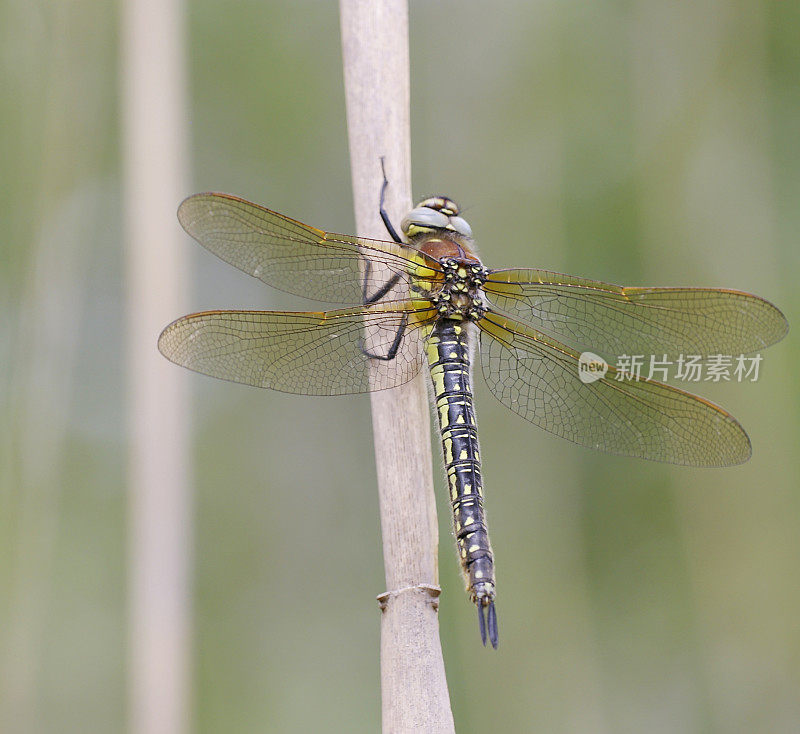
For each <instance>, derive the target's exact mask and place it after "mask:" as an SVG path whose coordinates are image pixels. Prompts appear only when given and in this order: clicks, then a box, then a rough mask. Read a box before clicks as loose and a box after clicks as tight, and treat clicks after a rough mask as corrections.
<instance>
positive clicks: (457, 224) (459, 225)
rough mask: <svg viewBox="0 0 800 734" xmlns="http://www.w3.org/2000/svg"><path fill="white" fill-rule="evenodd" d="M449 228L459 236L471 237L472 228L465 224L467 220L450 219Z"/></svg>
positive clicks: (460, 218)
mask: <svg viewBox="0 0 800 734" xmlns="http://www.w3.org/2000/svg"><path fill="white" fill-rule="evenodd" d="M450 226H451V227H452V228H453V229H454V230H455V231H456V232H458V233H459V234H463V235H464V236H465V237H472V227H470V226H469V224H467V220H466V219H463V218H462V217H450Z"/></svg>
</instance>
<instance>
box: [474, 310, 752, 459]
mask: <svg viewBox="0 0 800 734" xmlns="http://www.w3.org/2000/svg"><path fill="white" fill-rule="evenodd" d="M478 324H479V326H480V327H481V337H480V351H481V364H482V366H483V374H484V377H485V378H486V382H487V383H488V384H489V388H490V389H491V391H492V392H493V393H494V395H495V396H496V397H497V398H498V399H499V400H500V402H501V403H503V405H505V406H506V407H508V408H510V409H511V410H513V411H514V412H515V413H518V414H519V415H521V416H522V417H523V418H525V419H526V420H528V421H530V422H531V423H533V424H535V425H537V426H539V427H540V428H544V429H545V430H546V431H549V432H550V433H554V434H555V435H557V436H561V437H562V438H566V439H568V440H570V441H574V442H575V443H579V444H581V445H583V446H589V447H590V448H594V449H599V450H601V451H607V452H609V453H612V454H622V455H624V456H635V457H638V458H641V459H652V460H654V461H665V462H670V463H674V464H684V465H688V466H728V465H732V464H740V463H742V462H744V461H747V459H748V458H750V452H751V449H750V440H749V439H748V437H747V434H746V433H745V432H744V429H743V428H742V427H741V426H740V425H739V423H738V422H737V421H736V419H735V418H733V416H731V415H730V414H728V413H727V412H726V411H724V410H723V409H722V408H720V407H718V406H716V405H714V404H713V403H711V402H709V401H707V400H704V399H702V398H699V397H697V396H696V395H692V394H691V393H687V392H685V391H683V390H679V389H677V388H674V387H671V386H669V385H665V384H663V383H660V382H656V381H653V380H646V379H644V378H642V379H631V380H628V379H625V380H622V381H619V380H617V377H618V373H617V370H616V369H614V367H609V368H608V373H607V374H606V376H605V377H604V378H602V379H600V380H597V381H596V382H591V383H588V384H585V383H583V382H582V381H581V380H580V379H579V377H578V374H579V373H578V356H579V355H578V352H576V351H575V350H573V349H570V348H569V347H567V346H565V345H563V344H560V343H559V342H557V341H555V340H553V339H550V338H549V337H547V336H545V335H544V334H541V333H539V332H536V331H535V330H533V329H530V328H528V327H526V326H525V325H524V324H522V323H519V322H515V321H513V320H511V319H508V318H504V317H501V316H499V315H497V314H494V313H491V312H490V313H488V314H487V315H486V316H485V317H484V318H483V319H482V320H480V321H479V322H478Z"/></svg>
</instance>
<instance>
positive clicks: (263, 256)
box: [178, 193, 438, 305]
mask: <svg viewBox="0 0 800 734" xmlns="http://www.w3.org/2000/svg"><path fill="white" fill-rule="evenodd" d="M178 219H179V221H180V223H181V225H182V226H183V228H184V229H185V230H186V231H187V232H188V233H189V234H190V235H191V236H192V237H194V239H196V240H197V241H198V242H199V243H200V244H201V245H203V247H205V248H206V249H207V250H210V251H211V252H213V253H214V254H215V255H217V256H218V257H220V258H221V259H222V260H224V261H225V262H227V263H230V264H231V265H233V266H235V267H237V268H239V269H240V270H242V271H244V272H245V273H247V274H248V275H252V276H253V277H255V278H258V279H259V280H261V281H263V282H264V283H267V284H268V285H271V286H273V287H274V288H278V289H280V290H283V291H287V292H289V293H294V294H296V295H300V296H305V297H306V298H313V299H314V300H318V301H328V302H331V303H347V304H351V305H352V304H360V303H362V302H363V300H364V298H363V288H364V286H365V268H366V264H367V262H369V263H370V266H369V269H368V270H367V272H366V295H367V297H369V296H370V295H372V294H375V293H377V292H379V291H381V289H382V288H383V287H384V285H385V284H386V283H387V281H389V280H390V279H392V278H393V277H395V276H396V279H397V283H396V285H395V287H394V288H393V289H392V290H391V291H389V292H387V293H386V294H385V298H386V299H387V300H400V299H401V298H405V297H406V296H407V294H408V285H409V276H408V270H409V268H410V267H413V266H414V264H415V263H420V262H421V260H422V259H425V262H426V264H430V263H428V260H427V258H424V256H423V255H421V254H420V253H418V252H417V251H416V250H415V249H414V248H412V247H408V246H406V245H401V244H398V243H395V242H383V241H382V240H369V239H366V238H360V237H351V236H348V235H339V234H330V233H328V232H323V231H322V230H321V229H317V228H316V227H310V226H309V225H307V224H303V223H301V222H298V221H295V220H294V219H290V218H289V217H286V216H284V215H283V214H278V213H277V212H273V211H271V210H269V209H265V208H264V207H262V206H259V205H258V204H253V203H251V202H249V201H245V200H244V199H240V198H238V197H236V196H230V195H228V194H215V193H208V194H195V195H194V196H190V197H189V198H188V199H186V200H185V201H184V202H183V203H182V204H181V205H180V207H179V208H178ZM434 266H435V267H438V266H436V265H435V264H434Z"/></svg>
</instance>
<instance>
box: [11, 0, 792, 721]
mask: <svg viewBox="0 0 800 734" xmlns="http://www.w3.org/2000/svg"><path fill="white" fill-rule="evenodd" d="M187 12H188V27H189V47H190V54H191V58H190V62H189V70H190V76H191V110H190V114H189V117H190V123H191V146H192V147H191V150H192V156H193V159H192V165H193V168H194V176H193V183H192V186H191V188H190V190H187V192H186V193H187V194H188V193H191V192H192V191H195V190H196V191H201V190H208V189H214V190H220V191H229V192H231V193H236V194H239V195H242V196H244V197H246V198H249V199H252V200H255V201H258V202H262V203H264V204H266V205H268V206H270V207H271V208H274V209H276V210H278V211H281V212H285V213H286V214H289V215H290V216H293V217H297V218H299V219H302V220H304V221H308V222H309V223H311V224H315V225H318V226H320V227H324V228H327V229H330V230H333V231H343V232H347V231H351V230H353V227H354V225H353V216H352V200H351V198H350V174H349V166H348V151H347V141H346V130H345V113H344V98H343V83H342V72H341V53H340V48H339V26H338V10H337V7H336V5H335V4H334V3H321V2H307V1H305V2H282V3H279V2H254V1H253V0H249V1H234V2H229V3H218V2H210V1H209V0H199V1H195V2H189V3H188V4H187ZM410 24H411V62H412V68H411V72H412V171H413V188H414V195H415V196H418V195H422V194H430V193H439V192H445V193H447V194H449V195H451V196H453V197H454V198H456V199H457V200H458V201H459V202H460V203H461V204H462V206H463V207H465V208H466V210H467V216H468V218H469V221H470V223H471V224H472V227H473V230H474V232H475V233H476V236H477V237H478V241H479V244H480V245H481V254H482V255H483V256H484V259H485V261H486V262H487V263H488V264H489V265H491V266H495V267H503V266H529V267H543V268H549V269H553V270H562V271H567V272H573V273H576V274H580V275H585V276H589V277H593V278H598V279H603V280H607V281H611V282H622V283H631V284H643V285H651V284H660V285H704V286H726V287H732V288H740V289H744V290H748V291H751V292H755V293H758V294H760V295H762V296H765V297H767V298H769V299H770V300H772V301H774V302H775V303H777V304H778V305H779V306H780V307H781V308H782V309H783V310H784V312H785V313H786V315H787V317H788V319H789V321H790V323H792V324H794V325H795V326H796V325H797V324H798V323H800V298H799V297H798V289H797V282H798V279H800V249H799V248H798V232H799V231H800V228H799V227H798V225H799V224H800V207H798V201H799V200H800V147H798V134H797V133H798V127H799V126H800V44H798V43H797V39H798V37H800V5H798V4H797V3H792V2H785V1H782V0H772V1H767V0H763V1H762V0H751V1H750V2H745V1H741V2H736V1H734V0H701V1H700V2H693V3H689V2H678V3H664V2H660V1H659V0H637V1H635V2H601V3H590V2H558V3H557V2H537V3H526V2H516V3H506V4H502V5H500V6H498V7H490V5H489V4H484V3H475V2H472V3H456V2H441V3H412V5H411V11H410ZM118 25H119V8H118V7H117V6H115V5H114V4H110V3H104V2H99V0H74V1H73V2H52V3H38V4H37V3H23V2H20V1H19V0H17V1H16V2H15V1H14V0H5V2H3V3H2V5H0V28H1V29H2V30H1V31H0V33H1V34H2V36H1V38H2V44H0V55H1V56H0V59H2V60H1V61H0V69H1V72H0V73H2V89H3V93H2V95H0V129H1V130H2V132H0V146H1V147H0V150H1V151H2V153H1V155H2V167H1V168H0V242H1V243H2V253H3V257H2V259H0V283H1V285H0V307H2V313H3V318H2V319H0V380H2V382H0V405H1V406H2V412H1V413H0V417H1V418H2V422H1V423H0V706H2V707H3V708H4V709H5V714H6V718H7V720H9V721H10V722H11V723H10V724H9V726H10V727H11V728H10V729H9V731H14V730H15V729H16V730H19V731H37V732H39V731H41V732H87V731H92V732H116V731H122V730H123V729H124V727H125V717H126V667H125V666H126V654H127V653H126V607H125V594H126V583H127V581H126V568H125V547H126V546H125V544H126V537H125V533H126V517H125V515H126V478H125V467H126V418H125V409H126V407H125V399H124V387H125V357H124V353H123V333H122V329H123V324H124V313H123V310H124V286H123V250H122V242H123V234H122V231H121V224H120V223H121V216H122V214H121V200H120V191H121V184H120V176H121V173H120V153H119V142H120V121H119V91H118V74H119V48H118V44H119V28H118ZM376 197H377V192H376ZM177 203H178V202H177V201H176V202H175V204H176V206H177ZM174 226H175V227H178V224H177V221H176V222H175V224H174ZM192 252H193V270H192V282H193V284H194V290H193V296H192V303H191V304H189V306H190V308H194V309H205V308H215V307H253V308H272V307H278V308H287V307H295V306H297V305H299V302H295V301H293V300H292V299H290V298H289V297H287V296H285V295H282V294H279V293H277V292H273V291H271V290H269V289H268V288H266V287H263V286H262V285H261V284H259V283H258V282H256V281H255V280H253V279H249V278H247V277H245V276H244V275H242V274H241V273H239V272H238V271H235V270H234V269H232V268H230V267H229V266H226V265H225V264H223V263H222V262H220V261H218V260H216V259H215V258H214V257H213V256H211V255H209V254H208V253H206V252H205V251H203V250H202V248H200V247H199V246H195V247H194V248H193V250H192ZM187 310H189V309H187ZM179 315H180V314H177V313H176V314H175V316H179ZM153 349H155V342H154V343H153ZM799 362H800V354H799V353H798V345H797V341H796V339H795V338H794V335H793V334H792V333H790V335H789V337H788V338H787V339H786V340H785V341H784V342H783V343H781V344H780V345H778V346H777V347H774V348H772V349H770V350H769V351H768V352H766V354H765V358H764V362H763V363H762V371H761V378H760V380H759V382H757V383H755V384H751V383H746V384H737V383H732V384H727V385H721V386H713V387H714V389H711V387H708V386H705V385H703V386H702V388H706V387H708V389H703V390H702V392H703V394H704V395H706V396H708V397H710V398H712V399H714V400H716V401H718V402H721V403H722V404H723V405H725V406H726V407H727V408H728V409H730V410H731V411H732V412H733V413H734V414H735V415H736V416H737V417H738V418H739V419H740V420H741V421H742V423H743V424H744V426H745V427H746V429H747V430H748V432H749V433H750V436H751V438H752V441H753V447H754V455H753V458H752V460H751V461H750V462H749V463H748V464H746V465H744V466H741V467H736V468H732V469H726V470H691V469H685V468H677V467H670V466H661V465H655V464H649V463H644V462H640V461H634V460H628V459H622V458H616V457H609V456H605V455H599V454H595V453H592V452H591V451H588V450H585V449H581V448H579V447H576V446H573V445H571V444H569V443H566V442H564V441H560V440H559V439H556V438H554V437H551V436H549V435H547V434H545V433H544V432H542V431H538V430H536V429H535V428H533V427H531V426H529V425H528V424H526V423H525V422H524V421H522V420H521V419H519V418H517V417H516V416H515V415H513V414H512V413H511V412H510V411H508V410H506V409H505V408H503V407H502V406H501V405H500V404H499V403H497V401H495V400H494V399H493V398H492V397H491V396H490V394H489V393H488V391H487V390H486V389H485V387H484V385H483V384H482V382H481V378H480V376H478V377H477V379H476V381H477V383H478V384H477V388H476V391H477V406H478V412H479V416H480V423H481V431H482V447H483V458H484V471H485V475H486V486H487V503H488V512H489V519H490V527H491V531H492V538H493V543H494V550H495V555H496V558H497V562H498V583H499V594H500V598H499V616H500V624H501V628H500V629H501V646H500V649H499V651H498V652H496V653H494V652H492V651H487V650H484V649H483V648H481V647H480V641H479V638H478V634H477V629H476V622H475V613H474V607H473V606H472V605H471V604H470V603H469V602H468V600H467V598H466V596H465V595H464V592H463V588H462V582H461V579H460V575H459V572H458V565H457V562H456V557H455V553H454V550H453V547H452V546H453V543H452V538H451V536H450V517H449V509H448V504H447V501H446V492H445V491H444V487H443V483H442V481H441V476H439V474H440V472H439V471H438V468H437V473H436V479H437V483H438V485H437V489H438V502H439V515H440V529H441V530H440V532H441V536H440V537H441V549H440V566H441V584H442V587H443V594H442V602H441V612H440V619H441V633H442V640H443V645H444V658H445V664H446V668H447V673H448V679H449V685H450V692H451V698H452V704H453V710H454V716H455V721H456V726H457V729H458V730H459V731H460V732H465V733H466V732H480V731H498V732H534V731H542V732H614V733H618V732H643V731H648V732H670V733H671V732H721V733H724V734H733V733H737V732H741V733H742V734H745V733H747V734H750V733H752V732H756V731H757V732H794V731H797V730H798V728H800V723H798V722H800V696H799V695H798V691H800V625H799V624H798V620H799V619H800V589H799V587H798V578H800V532H799V531H800V523H799V522H798V520H800V495H799V494H798V491H797V490H798V485H800V460H799V459H798V445H800V421H799V420H798V416H800V410H799V408H800V387H798V385H800V382H798V379H797V372H796V371H795V369H793V368H791V364H798V363H799ZM176 369H177V368H176ZM185 379H186V380H187V381H188V382H190V383H191V385H192V389H193V396H194V400H195V413H194V421H193V430H194V444H193V452H194V453H193V456H194V472H195V476H196V498H195V504H196V517H195V523H196V528H195V572H196V574H195V580H194V599H193V602H194V613H195V617H194V633H193V644H194V651H193V655H194V661H193V684H194V692H193V719H194V730H196V731H198V732H220V731H225V732H253V731H260V732H266V731H276V732H309V731H342V732H344V731H347V732H359V731H364V732H374V731H376V730H378V728H379V725H380V701H379V677H378V673H379V667H378V642H379V638H378V632H379V612H378V608H377V604H376V603H375V600H374V597H375V595H376V594H378V593H380V592H381V591H383V590H384V584H383V563H382V559H381V546H380V532H379V521H378V510H377V495H376V488H375V468H374V462H373V458H372V455H371V446H372V438H371V426H370V416H369V401H368V400H367V399H366V398H363V397H353V398H338V399H337V398H331V399H316V398H315V399H312V398H302V397H293V396H287V395H281V394H277V393H271V392H267V391H258V390H254V389H251V388H245V387H242V386H237V385H232V384H227V383H222V382H216V381H214V380H212V379H209V378H204V377H200V376H197V375H194V374H190V373H188V372H186V373H185ZM434 451H435V456H436V459H437V462H438V448H437V447H434ZM9 717H12V718H9ZM16 717H19V718H16ZM15 722H16V723H15ZM23 722H24V723H23Z"/></svg>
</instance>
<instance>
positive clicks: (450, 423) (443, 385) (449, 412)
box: [427, 318, 497, 647]
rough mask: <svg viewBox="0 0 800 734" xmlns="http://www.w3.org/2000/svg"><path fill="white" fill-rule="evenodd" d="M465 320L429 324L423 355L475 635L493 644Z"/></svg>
mask: <svg viewBox="0 0 800 734" xmlns="http://www.w3.org/2000/svg"><path fill="white" fill-rule="evenodd" d="M468 329H469V325H468V322H464V321H458V320H455V319H449V318H441V319H439V320H438V321H437V322H436V323H435V325H434V326H433V328H432V330H431V334H430V336H429V337H428V341H427V356H428V362H429V365H430V371H431V379H432V381H433V389H434V399H435V401H436V413H437V415H438V418H439V428H440V432H441V437H442V451H443V454H444V464H445V471H446V473H447V484H448V488H449V491H450V501H451V503H452V506H453V527H454V531H455V536H456V545H457V548H458V556H459V561H460V562H461V569H462V571H463V573H464V578H465V581H466V584H467V590H468V592H469V594H470V596H471V598H472V600H473V601H474V602H475V604H477V605H478V615H479V619H480V623H481V636H482V638H483V641H484V644H485V642H486V620H485V619H484V612H485V611H486V610H487V609H488V627H489V639H490V641H491V643H492V645H493V646H494V647H497V619H496V615H495V610H494V598H495V578H494V561H493V556H492V546H491V543H490V541H489V532H488V529H487V526H486V514H485V512H484V509H483V486H482V479H481V459H480V447H479V445H478V426H477V421H476V420H475V408H474V406H473V402H472V386H471V375H470V344H469V333H468Z"/></svg>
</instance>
